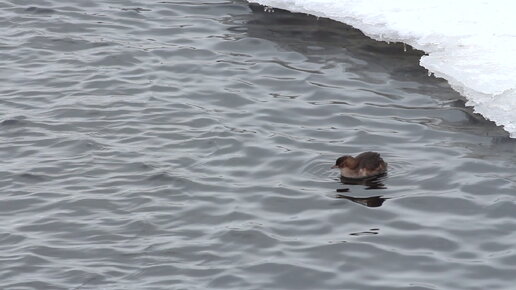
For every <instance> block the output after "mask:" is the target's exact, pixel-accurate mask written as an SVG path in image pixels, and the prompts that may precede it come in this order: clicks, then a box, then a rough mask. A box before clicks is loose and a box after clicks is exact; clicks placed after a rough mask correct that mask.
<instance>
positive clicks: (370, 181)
mask: <svg viewBox="0 0 516 290" xmlns="http://www.w3.org/2000/svg"><path fill="white" fill-rule="evenodd" d="M385 176H386V174H385V173H384V174H380V175H376V176H373V177H371V178H361V179H356V178H346V177H344V176H341V177H340V182H342V184H346V185H363V186H365V187H366V189H386V188H387V187H385V184H383V179H384V177H385Z"/></svg>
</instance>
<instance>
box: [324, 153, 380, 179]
mask: <svg viewBox="0 0 516 290" xmlns="http://www.w3.org/2000/svg"><path fill="white" fill-rule="evenodd" d="M331 168H338V169H340V175H341V176H342V177H344V178H352V179H364V178H370V177H375V176H378V175H382V174H384V173H386V172H387V163H386V162H385V161H383V159H382V157H380V154H378V153H377V152H364V153H361V154H359V155H357V156H355V157H353V156H350V155H344V156H341V157H339V158H337V161H335V165H333V166H332V167H331Z"/></svg>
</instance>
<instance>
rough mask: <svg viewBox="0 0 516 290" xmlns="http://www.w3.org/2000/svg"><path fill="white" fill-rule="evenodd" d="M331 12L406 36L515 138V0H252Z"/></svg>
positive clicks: (425, 62) (369, 29)
mask: <svg viewBox="0 0 516 290" xmlns="http://www.w3.org/2000/svg"><path fill="white" fill-rule="evenodd" d="M249 2H255V3H259V4H262V5H265V6H268V7H273V8H281V9H286V10H290V11H293V12H302V13H308V14H312V15H315V16H317V17H327V18H331V19H334V20H337V21H341V22H344V23H347V24H349V25H351V26H353V27H355V28H358V29H360V30H361V31H362V32H364V33H365V34H366V35H368V36H369V37H371V38H374V39H377V40H382V41H401V42H404V43H407V44H409V45H411V46H413V47H415V48H417V49H420V50H423V51H425V52H426V53H427V55H425V56H423V57H422V58H421V61H420V64H421V65H422V66H423V67H425V68H426V69H428V70H429V72H431V73H433V74H434V75H435V76H437V77H442V78H444V79H446V80H447V81H448V82H449V83H450V85H451V86H452V87H453V88H454V89H455V90H457V91H458V92H459V93H461V94H462V95H463V96H464V97H466V99H467V100H468V103H467V104H468V105H471V106H473V107H474V109H475V111H476V112H478V113H480V114H482V115H483V116H485V117H486V118H488V119H490V120H492V121H494V122H496V123H497V124H498V125H503V126H504V128H505V130H507V131H508V132H509V133H510V134H511V137H513V138H516V114H515V111H516V15H515V14H516V1H502V0H494V1H474V0H473V1H466V0H457V1H444V0H433V1H428V0H427V1H413V0H412V1H408V0H392V1H381V0H249Z"/></svg>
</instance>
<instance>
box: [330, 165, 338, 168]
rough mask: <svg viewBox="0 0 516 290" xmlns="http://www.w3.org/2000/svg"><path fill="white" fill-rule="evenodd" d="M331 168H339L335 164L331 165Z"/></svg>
mask: <svg viewBox="0 0 516 290" xmlns="http://www.w3.org/2000/svg"><path fill="white" fill-rule="evenodd" d="M330 168H331V169H335V168H339V167H338V166H337V165H333V166H332V167H330Z"/></svg>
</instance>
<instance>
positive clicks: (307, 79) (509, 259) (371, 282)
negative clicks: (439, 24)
mask: <svg viewBox="0 0 516 290" xmlns="http://www.w3.org/2000/svg"><path fill="white" fill-rule="evenodd" d="M98 2H105V3H103V4H101V3H98ZM0 25H1V27H2V29H1V30H0V67H1V70H0V79H1V80H2V81H1V84H2V85H1V87H0V102H1V103H0V118H1V120H0V122H1V125H0V134H1V136H0V137H1V139H0V140H1V141H0V142H1V149H2V150H1V151H0V152H1V154H2V156H1V157H2V159H1V160H2V163H1V164H2V166H1V169H0V170H1V171H0V188H1V189H2V190H1V192H2V196H1V202H0V216H1V221H2V222H1V224H2V227H1V232H0V288H1V289H76V290H78V289H316V290H317V289H482V290H484V289H513V287H514V283H513V282H514V281H515V279H516V278H515V276H514V275H515V273H516V248H515V246H514V242H515V241H516V205H515V192H516V190H515V189H516V186H515V183H516V155H515V153H516V141H514V140H511V139H509V138H508V137H507V134H506V133H505V132H504V131H503V130H501V129H500V128H498V127H496V126H495V125H494V124H493V123H491V122H489V121H486V120H485V119H483V118H482V117H481V116H478V115H476V114H474V113H472V110H471V109H470V108H466V107H465V106H464V100H462V99H461V98H460V96H459V95H458V94H457V93H455V92H454V91H452V90H451V89H450V88H449V86H448V85H447V84H446V82H444V81H442V80H439V79H435V78H433V77H428V75H427V72H426V71H425V70H424V69H422V68H420V67H419V66H418V59H419V56H420V53H419V52H417V51H413V50H410V49H408V51H406V52H405V51H404V48H403V46H402V45H400V44H390V45H389V44H386V43H379V42H375V41H372V40H369V39H367V38H366V37H364V36H363V35H362V34H361V33H360V32H358V31H356V30H353V29H352V28H350V27H348V26H345V25H343V24H340V23H337V22H333V21H329V20H325V19H316V18H314V17H310V16H306V15H300V14H291V13H287V12H283V11H275V12H274V13H267V12H264V11H263V8H262V7H259V6H251V7H250V6H249V5H248V4H247V3H246V2H245V1H204V2H200V1H169V2H159V1H148V3H146V4H141V3H140V2H134V1H115V0H112V1H77V3H75V2H74V1H72V2H70V1H59V0H49V1H37V2H34V1H18V0H16V1H15V0H8V1H4V2H2V3H1V4H0ZM367 150H375V151H378V152H381V154H382V155H383V156H384V158H385V159H386V160H387V162H389V164H390V172H389V173H388V175H387V176H385V177H383V178H381V179H380V180H376V181H375V182H374V183H372V184H371V183H370V184H342V183H340V181H339V178H338V173H337V172H335V171H331V170H330V169H329V167H330V165H332V163H333V162H334V160H335V159H336V158H337V157H338V156H340V155H342V154H345V153H347V154H355V153H359V152H362V151H367ZM337 189H340V191H341V192H336V190H337ZM345 189H348V190H347V191H346V190H345Z"/></svg>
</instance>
